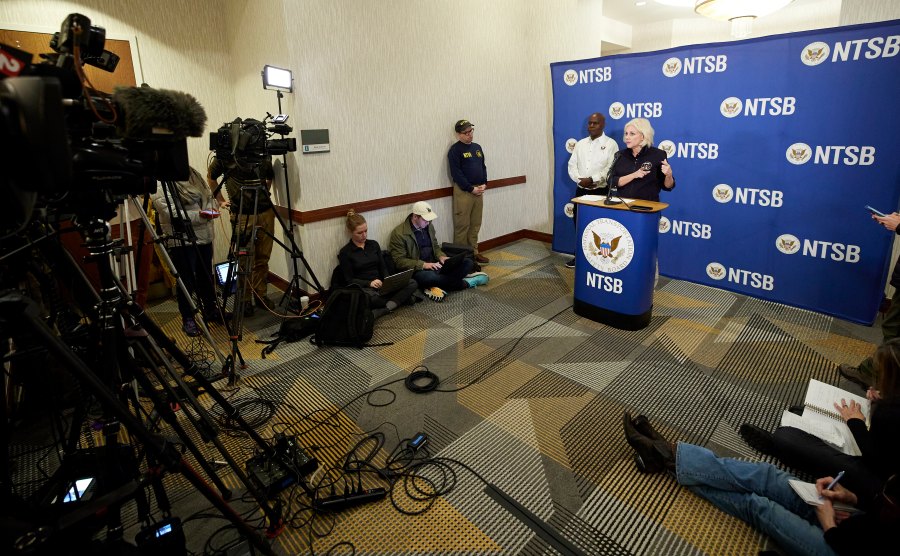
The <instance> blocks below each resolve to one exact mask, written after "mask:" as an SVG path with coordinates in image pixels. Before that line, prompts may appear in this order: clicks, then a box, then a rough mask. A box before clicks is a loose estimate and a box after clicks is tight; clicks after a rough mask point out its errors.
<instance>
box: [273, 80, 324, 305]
mask: <svg viewBox="0 0 900 556" xmlns="http://www.w3.org/2000/svg"><path fill="white" fill-rule="evenodd" d="M276 97H277V98H278V113H279V114H281V113H282V112H281V99H282V98H284V94H283V93H282V92H281V91H276ZM268 116H271V114H269V115H268ZM275 129H276V130H278V129H287V130H288V131H290V128H289V127H288V128H279V127H278V126H276V128H275ZM278 134H279V135H281V138H282V139H284V136H285V134H284V133H282V132H281V131H278ZM281 168H282V169H283V170H284V191H285V195H286V197H287V198H286V202H285V205H286V206H287V211H288V225H287V228H285V226H284V222H282V221H281V216H280V215H279V214H278V213H277V212H276V213H275V217H276V218H277V219H278V222H279V224H281V228H282V229H283V230H285V231H286V232H287V237H288V238H290V241H291V248H290V249H288V247H287V246H286V245H284V244H283V243H281V242H280V241H278V240H277V239H276V238H274V237H273V238H272V239H273V240H274V241H276V242H278V244H279V245H281V246H282V247H283V248H284V249H286V250H287V251H289V252H290V254H291V281H290V282H288V285H287V288H285V290H284V294H282V296H281V301H280V304H282V305H283V304H284V300H285V298H287V299H289V300H291V301H293V302H295V303H296V305H295V306H296V313H297V314H298V315H299V314H300V313H301V311H302V307H301V303H300V294H302V293H305V292H304V290H303V288H301V287H300V282H301V281H303V282H305V283H306V284H307V285H309V286H313V284H311V283H310V282H309V281H308V280H306V279H305V278H303V277H302V276H300V269H299V268H298V267H297V259H300V260H301V261H302V262H303V266H304V268H306V271H307V272H308V273H309V276H310V277H311V278H312V279H313V281H314V282H315V286H314V287H315V289H316V291H317V292H319V293H321V292H322V289H323V288H322V284H320V283H319V279H318V278H317V277H316V274H315V273H314V272H313V270H312V268H311V267H310V266H309V262H308V261H307V260H306V257H305V256H304V255H303V251H302V250H301V249H300V247H298V246H297V243H296V242H295V241H294V219H293V218H291V215H290V208H291V205H292V199H291V185H290V180H289V179H288V165H287V153H283V154H282V155H281ZM290 306H291V305H290V304H289V305H288V309H290Z"/></svg>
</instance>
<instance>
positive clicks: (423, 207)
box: [412, 201, 437, 222]
mask: <svg viewBox="0 0 900 556" xmlns="http://www.w3.org/2000/svg"><path fill="white" fill-rule="evenodd" d="M412 213H413V214H416V215H418V216H421V217H422V218H424V219H425V220H428V221H429V222H431V221H432V220H434V219H435V218H437V213H436V212H434V211H433V210H431V205H429V204H428V203H426V202H425V201H419V202H417V203H415V204H413V206H412Z"/></svg>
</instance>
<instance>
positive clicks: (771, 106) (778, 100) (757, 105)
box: [719, 97, 797, 118]
mask: <svg viewBox="0 0 900 556" xmlns="http://www.w3.org/2000/svg"><path fill="white" fill-rule="evenodd" d="M796 110H797V99H796V98H795V97H757V98H748V99H744V100H743V101H741V99H739V98H737V97H728V98H726V99H725V100H723V101H722V103H721V104H720V105H719V112H721V113H722V115H723V116H725V117H726V118H734V117H736V116H740V115H741V114H743V115H744V116H791V115H793V114H794V112H795V111H796Z"/></svg>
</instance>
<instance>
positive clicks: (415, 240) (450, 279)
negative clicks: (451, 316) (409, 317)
mask: <svg viewBox="0 0 900 556" xmlns="http://www.w3.org/2000/svg"><path fill="white" fill-rule="evenodd" d="M435 218H437V213H435V212H434V211H433V210H432V209H431V205H429V204H428V203H426V202H425V201H419V202H417V203H415V204H414V205H413V206H412V213H410V215H409V216H407V217H406V219H405V220H404V221H403V222H402V223H400V225H399V226H397V227H396V228H394V231H392V232H391V239H390V251H391V257H392V258H393V259H394V264H395V265H396V266H397V270H406V269H408V268H412V269H414V270H415V271H416V272H415V273H413V279H414V280H415V281H416V282H417V283H418V284H419V287H420V288H422V290H423V291H424V293H425V296H426V297H428V298H429V299H431V300H432V301H443V300H444V296H445V295H447V292H448V291H456V290H464V289H466V288H474V287H476V286H480V285H483V284H487V282H488V276H487V274H485V273H483V272H478V273H475V274H472V275H471V276H469V274H470V273H471V272H472V267H473V265H474V262H473V261H472V259H470V258H464V259H462V261H460V263H459V264H458V265H455V266H454V267H453V268H447V269H444V270H443V271H442V267H443V264H444V262H446V261H447V259H448V258H449V257H447V255H445V254H444V252H443V251H442V250H441V247H440V245H439V244H438V242H437V239H436V238H435V236H434V228H433V227H432V226H430V225H429V224H430V223H431V221H432V220H434V219H435Z"/></svg>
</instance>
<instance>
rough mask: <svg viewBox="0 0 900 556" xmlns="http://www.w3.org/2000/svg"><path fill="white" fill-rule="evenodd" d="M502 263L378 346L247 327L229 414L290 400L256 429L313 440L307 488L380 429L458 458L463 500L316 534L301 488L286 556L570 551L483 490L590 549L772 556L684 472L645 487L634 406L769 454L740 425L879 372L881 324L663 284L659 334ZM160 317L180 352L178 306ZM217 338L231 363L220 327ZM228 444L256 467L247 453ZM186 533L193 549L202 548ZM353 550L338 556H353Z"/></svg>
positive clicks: (521, 259)
mask: <svg viewBox="0 0 900 556" xmlns="http://www.w3.org/2000/svg"><path fill="white" fill-rule="evenodd" d="M490 257H491V264H490V265H488V266H486V267H485V270H486V271H487V272H488V273H489V275H490V282H489V283H488V284H487V285H485V286H484V287H479V288H477V289H474V290H466V291H462V292H456V293H451V294H450V295H449V296H448V297H447V298H446V300H445V301H444V302H443V303H433V302H431V301H427V300H426V301H425V302H422V303H419V304H416V305H414V306H411V307H403V308H401V309H399V310H397V311H396V312H394V313H392V314H390V315H388V316H386V317H384V318H382V319H381V320H379V321H378V322H377V323H376V329H375V336H374V337H373V338H372V343H382V342H392V344H391V345H386V346H380V347H368V348H364V349H361V350H358V349H353V348H333V347H331V348H317V347H315V346H313V345H311V344H310V343H309V342H307V341H300V342H295V343H290V344H281V345H279V346H278V348H277V349H276V350H275V351H274V352H273V353H272V354H270V355H268V356H267V357H266V358H265V359H263V358H261V357H260V353H259V347H260V346H259V345H258V344H254V343H253V340H254V339H257V338H260V339H266V338H268V337H269V336H270V335H271V334H272V333H273V332H274V331H275V330H277V328H278V324H279V321H278V320H277V319H276V318H275V317H273V316H267V315H264V316H257V317H253V318H252V319H249V320H248V321H247V323H246V324H247V331H246V333H245V335H244V340H243V341H242V342H241V344H240V345H241V350H242V354H243V356H244V358H245V359H246V360H247V362H248V368H246V369H243V370H241V371H240V374H241V378H240V381H239V382H238V386H239V387H238V388H236V389H227V388H223V389H224V390H225V391H226V392H227V395H229V396H232V398H231V399H232V401H235V400H241V399H251V398H254V397H257V396H259V397H263V398H266V399H268V400H271V401H273V402H274V404H275V407H276V410H275V415H274V416H273V417H272V418H271V419H270V420H269V421H268V422H266V424H265V425H263V426H262V427H260V429H259V432H260V434H261V435H262V436H264V437H267V438H268V437H271V436H272V435H273V434H275V433H276V432H285V433H289V434H294V435H297V438H298V440H299V442H300V444H301V445H302V446H304V447H305V448H306V449H307V450H308V451H310V452H311V453H314V454H315V455H316V457H317V458H318V459H319V460H320V462H321V467H320V470H319V471H317V472H316V473H315V474H314V475H313V477H311V478H310V480H311V482H315V481H317V480H320V479H321V478H322V477H323V476H324V475H326V474H327V473H328V469H329V468H331V467H333V466H338V465H340V463H341V461H342V459H343V458H344V455H345V454H346V452H347V451H348V450H349V449H350V448H351V447H352V446H354V445H355V444H356V443H357V442H358V441H360V439H362V438H364V437H365V436H367V435H369V434H371V433H372V432H374V431H378V432H380V433H382V434H383V437H384V439H385V441H384V446H382V447H380V448H379V452H378V454H377V455H376V458H375V461H376V462H377V461H384V458H386V457H387V455H388V453H390V452H391V450H393V449H394V447H395V446H396V445H397V444H398V443H399V442H401V440H402V439H406V438H409V437H411V436H413V434H415V433H416V432H419V431H422V432H425V433H426V434H427V435H428V439H429V448H430V454H431V456H432V457H434V458H439V459H441V460H443V461H448V462H460V463H459V464H457V463H449V464H448V465H449V466H450V467H452V468H453V473H454V479H455V483H454V484H453V488H452V489H450V490H449V491H448V492H446V493H444V494H442V495H441V496H440V497H439V498H437V499H436V500H435V501H434V503H433V504H432V505H431V507H430V508H429V509H428V510H427V511H424V512H423V513H420V514H418V515H406V514H404V513H401V512H400V511H398V510H397V509H396V508H395V507H394V505H392V504H391V503H390V501H389V500H388V499H385V500H382V501H380V502H378V503H375V504H369V505H365V506H360V507H357V508H354V509H351V510H347V511H345V512H341V513H338V514H335V515H333V516H332V517H330V518H329V519H328V520H324V521H323V520H320V519H318V518H317V520H316V521H314V522H313V524H312V525H310V523H309V520H308V511H307V512H306V514H304V513H303V512H304V508H303V504H304V502H303V501H302V500H303V495H302V493H301V492H294V491H287V492H286V493H284V494H283V497H284V500H283V502H284V504H285V505H286V506H287V507H289V508H292V509H294V510H296V514H295V520H294V522H293V524H292V525H289V526H288V527H287V528H286V530H285V531H284V532H282V533H281V535H279V536H278V537H277V538H276V539H275V541H274V543H273V546H274V548H275V550H276V552H278V553H284V554H295V553H309V552H310V548H309V543H310V539H312V542H313V548H312V550H313V551H314V552H315V553H326V552H327V551H328V550H329V548H330V547H332V546H334V545H335V544H336V543H339V542H347V543H351V544H352V546H353V547H354V549H355V552H356V554H370V555H382V554H383V555H388V554H390V555H417V554H446V555H451V554H452V555H461V554H465V555H496V554H509V555H538V554H553V553H555V551H554V550H553V549H552V548H551V547H550V545H548V544H547V543H546V542H545V541H544V540H543V539H542V538H541V537H540V535H538V534H537V533H536V532H535V531H534V530H533V529H531V528H529V527H528V526H527V525H526V524H524V523H523V522H522V521H521V520H520V519H519V518H517V517H516V515H514V514H513V513H511V512H510V511H508V509H507V508H506V507H504V506H503V505H501V504H498V503H497V502H496V501H495V500H494V499H493V498H491V497H490V496H488V495H487V494H486V493H485V483H486V482H487V483H490V484H491V485H493V486H494V487H496V488H497V489H499V490H500V491H502V492H504V493H505V494H507V495H508V496H509V497H510V498H512V499H513V500H515V501H516V502H517V503H518V504H520V505H521V506H523V507H524V508H526V509H527V510H528V511H529V512H531V513H532V514H534V515H535V516H537V518H538V519H540V520H541V521H543V522H544V523H546V524H547V525H549V526H550V527H552V528H553V529H555V530H557V531H558V532H559V533H561V535H562V536H563V537H564V538H565V539H566V540H567V541H568V542H570V543H571V544H573V545H574V546H576V547H578V549H579V550H581V551H583V552H584V553H586V554H666V555H701V554H728V555H745V554H746V555H755V554H756V553H757V552H758V551H759V550H761V549H763V548H765V547H766V546H767V542H768V541H767V539H766V538H765V537H764V536H762V535H760V534H759V533H757V532H755V531H754V530H752V529H751V528H749V527H748V526H746V525H744V524H743V523H742V522H740V521H739V520H736V519H734V518H731V517H729V516H727V515H725V514H723V513H722V512H720V511H719V510H717V509H715V508H714V507H713V506H711V505H710V504H708V503H707V502H705V501H703V500H702V499H700V498H698V497H696V496H695V495H693V494H692V493H690V492H688V491H687V490H685V489H682V488H680V487H679V486H678V485H677V484H676V483H675V481H674V480H673V479H671V478H669V477H668V476H665V475H642V474H640V473H638V472H637V471H636V470H635V466H634V463H633V460H632V451H631V449H630V448H629V447H628V445H627V444H626V443H625V441H624V439H623V436H622V427H621V421H622V413H623V411H626V410H627V411H630V412H632V413H633V414H634V413H643V414H646V415H648V416H649V417H650V419H651V421H652V422H653V423H654V425H655V426H656V427H657V429H658V430H660V432H661V433H662V434H664V435H665V436H667V437H668V438H670V439H673V440H675V439H677V440H684V441H687V442H693V443H697V444H701V445H704V446H707V447H709V448H711V449H712V450H713V451H715V452H716V453H718V454H720V455H726V456H731V457H739V458H745V459H759V454H757V453H755V452H754V451H752V450H751V449H750V448H749V447H748V446H746V445H745V444H744V443H743V442H742V441H741V439H740V438H739V436H738V435H737V428H738V426H739V425H740V424H741V423H743V422H752V423H756V424H758V425H760V426H762V427H764V428H772V427H774V426H775V425H776V424H777V421H778V420H779V418H780V415H781V412H782V410H783V409H785V408H787V407H788V406H789V405H791V404H793V403H797V402H798V401H800V400H802V397H803V394H804V390H805V387H806V384H807V382H808V381H809V379H810V378H815V379H817V380H821V381H824V382H827V383H831V384H837V385H839V386H841V387H844V388H847V385H846V384H842V383H840V381H839V378H840V377H839V375H838V373H837V365H838V364H840V363H850V364H856V363H858V362H859V361H861V360H862V359H863V358H865V357H866V356H867V355H868V354H869V353H870V352H871V351H872V350H873V349H874V348H875V343H874V342H873V340H876V339H878V337H879V336H880V334H879V333H878V329H877V328H875V329H872V328H867V327H862V326H857V325H854V324H851V323H847V322H843V321H840V320H838V319H834V318H832V317H828V316H823V315H820V314H817V313H813V312H810V311H805V310H802V309H796V308H792V307H788V306H785V305H780V304H777V303H772V302H767V301H761V300H758V299H753V298H749V297H746V296H743V295H739V294H735V293H731V292H727V291H724V290H717V289H714V288H709V287H706V286H701V285H697V284H693V283H689V282H683V281H677V280H667V279H666V278H664V277H663V278H661V279H660V282H659V285H658V288H657V291H656V293H655V301H654V308H653V318H652V320H651V322H650V325H649V326H648V327H646V328H644V329H643V330H639V331H622V330H616V329H612V328H609V327H607V326H604V325H601V324H598V323H595V322H592V321H589V320H586V319H584V318H581V317H579V316H577V315H575V314H574V313H573V312H572V310H571V304H572V279H573V272H572V271H571V270H569V269H566V268H565V266H564V262H565V260H566V259H567V257H563V256H560V255H558V254H554V253H552V252H551V251H550V250H549V246H547V245H546V244H544V243H541V242H537V241H531V240H523V241H519V242H516V243H513V244H510V245H506V246H504V247H502V248H499V249H495V250H493V251H491V252H490ZM272 297H275V294H273V295H272ZM152 314H153V317H154V318H155V319H157V320H158V321H160V322H163V323H164V327H165V329H166V330H167V332H169V333H170V334H171V335H172V336H173V337H176V338H179V341H180V342H181V343H184V341H185V338H184V337H183V336H182V335H181V332H180V328H179V325H180V322H179V320H178V318H177V312H176V310H175V307H174V304H173V303H172V302H167V303H164V304H162V305H160V306H158V307H156V308H155V309H154V310H153V312H152ZM213 333H214V335H215V336H216V338H217V339H218V340H219V342H220V346H221V348H222V350H223V351H226V352H227V350H228V344H227V342H226V341H225V338H223V337H222V332H221V330H220V329H218V328H217V327H213ZM420 365H424V366H425V367H427V368H428V369H429V370H430V371H431V372H433V373H435V374H436V375H437V376H438V377H439V378H440V385H439V386H438V388H437V391H432V392H428V393H413V392H411V391H409V390H407V389H406V388H405V387H404V384H403V379H404V378H405V377H406V376H408V374H409V373H410V372H412V371H413V370H414V369H416V368H417V367H419V366H420ZM217 384H219V385H222V384H224V382H219V383H217ZM382 385H387V386H384V387H383V388H382V389H377V390H376V388H378V387H380V386H382ZM373 390H374V391H373ZM228 442H229V446H230V447H231V448H233V449H234V450H235V451H237V452H238V453H241V450H244V451H245V452H244V453H243V456H242V457H246V456H247V455H248V454H247V453H246V451H247V450H248V448H247V446H248V443H247V442H246V441H245V440H244V439H241V438H233V439H229V440H228ZM211 457H212V456H211ZM238 459H241V458H240V457H239V458H238ZM431 473H435V474H439V472H437V471H432V472H431ZM224 475H225V476H226V477H228V474H227V473H225V474H224ZM433 479H434V480H436V481H437V480H438V478H433ZM227 480H228V481H230V483H229V484H231V485H234V486H235V487H239V484H238V483H236V482H235V480H234V478H233V477H228V479H227ZM365 480H366V481H367V482H370V481H371V485H369V486H386V483H385V482H384V481H377V480H372V479H370V478H366V479H365ZM394 488H395V490H400V489H401V488H402V487H401V485H400V484H399V483H397V484H395V487H394ZM188 490H189V489H188ZM186 492H187V491H186ZM395 494H397V495H398V497H400V498H402V493H400V492H397V493H395ZM187 498H189V496H187V495H185V496H184V497H182V500H181V501H180V502H178V503H176V509H177V508H178V507H179V505H185V504H187V503H188V502H187V500H186V499H187ZM188 534H189V537H190V538H191V540H190V541H189V546H194V545H195V543H198V542H200V541H201V540H202V539H198V538H197V537H201V536H202V533H200V532H197V533H195V534H194V535H193V536H191V535H192V534H191V531H190V530H189V531H188ZM343 546H344V548H336V549H335V553H350V551H349V549H347V548H346V546H348V545H343ZM198 550H199V549H198ZM341 550H344V552H341Z"/></svg>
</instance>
